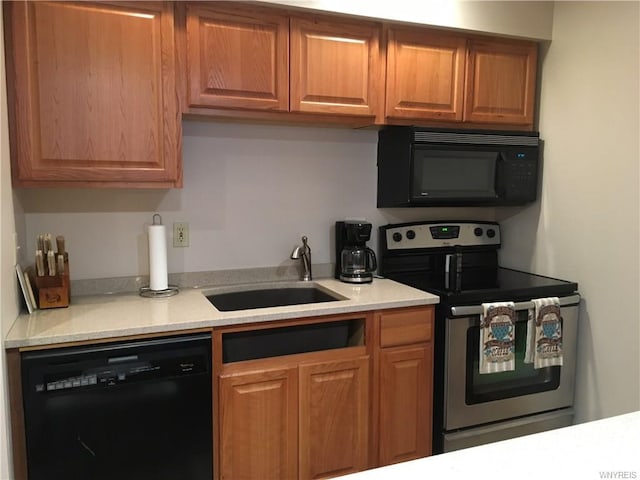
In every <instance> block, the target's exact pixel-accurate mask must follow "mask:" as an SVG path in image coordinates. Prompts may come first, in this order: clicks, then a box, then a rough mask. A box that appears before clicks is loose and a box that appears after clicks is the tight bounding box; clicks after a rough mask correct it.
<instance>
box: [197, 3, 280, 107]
mask: <svg viewBox="0 0 640 480" xmlns="http://www.w3.org/2000/svg"><path fill="white" fill-rule="evenodd" d="M187 62H188V71H189V80H188V89H189V94H188V100H189V105H190V106H192V107H224V108H240V109H257V110H283V111H287V110H288V109H289V18H288V17H287V16H283V15H278V14H274V13H271V12H266V11H263V10H261V9H259V8H255V9H251V10H248V9H246V8H242V7H236V8H233V9H230V10H225V9H221V8H217V7H215V5H214V6H207V5H199V4H198V3H197V2H196V3H195V4H192V5H189V6H188V7H187Z"/></svg>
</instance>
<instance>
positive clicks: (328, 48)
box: [291, 17, 380, 116]
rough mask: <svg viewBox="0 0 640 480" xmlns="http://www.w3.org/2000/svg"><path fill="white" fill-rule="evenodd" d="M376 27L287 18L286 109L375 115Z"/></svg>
mask: <svg viewBox="0 0 640 480" xmlns="http://www.w3.org/2000/svg"><path fill="white" fill-rule="evenodd" d="M379 37H380V29H379V27H377V26H376V25H373V24H368V23H364V22H363V23H356V24H353V23H346V22H341V21H337V20H334V19H332V20H331V21H322V20H317V19H316V20H311V19H303V18H295V17H294V18H292V19H291V111H293V112H318V113H331V114H348V115H370V116H374V115H375V109H376V106H377V101H378V96H379V95H380V92H379V89H380V87H379V84H380V82H379V72H378V58H379V55H380V53H379Z"/></svg>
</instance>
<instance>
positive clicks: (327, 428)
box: [299, 356, 369, 479]
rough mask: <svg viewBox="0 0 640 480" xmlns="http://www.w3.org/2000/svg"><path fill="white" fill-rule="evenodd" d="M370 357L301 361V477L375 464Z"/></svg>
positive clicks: (329, 474)
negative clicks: (372, 456) (371, 434)
mask: <svg viewBox="0 0 640 480" xmlns="http://www.w3.org/2000/svg"><path fill="white" fill-rule="evenodd" d="M368 426H369V357H368V356H365V357H361V358H357V359H353V360H344V361H332V362H321V363H313V364H303V365H301V366H300V430H299V431H300V478H301V479H315V478H327V477H332V476H337V475H344V474H347V473H353V472H358V471H360V470H364V469H366V468H367V467H368V466H369V465H368V463H369V457H368V442H369V433H368V432H369V430H368Z"/></svg>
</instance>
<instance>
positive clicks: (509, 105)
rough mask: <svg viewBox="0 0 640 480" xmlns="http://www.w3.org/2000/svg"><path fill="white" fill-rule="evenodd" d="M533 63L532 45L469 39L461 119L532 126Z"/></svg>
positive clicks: (534, 85)
mask: <svg viewBox="0 0 640 480" xmlns="http://www.w3.org/2000/svg"><path fill="white" fill-rule="evenodd" d="M537 61H538V49H537V44H536V43H534V42H515V41H513V42H511V41H508V40H495V41H494V40H484V39H482V40H470V42H469V56H468V61H467V97H466V101H465V115H464V120H465V121H468V122H477V123H494V124H511V125H531V126H533V121H534V107H535V94H536V69H537Z"/></svg>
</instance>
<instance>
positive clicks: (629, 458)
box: [340, 411, 640, 480]
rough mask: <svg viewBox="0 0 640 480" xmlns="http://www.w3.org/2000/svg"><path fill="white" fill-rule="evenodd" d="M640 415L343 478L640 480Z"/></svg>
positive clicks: (635, 414) (566, 428) (583, 424)
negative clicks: (608, 479) (611, 479)
mask: <svg viewBox="0 0 640 480" xmlns="http://www.w3.org/2000/svg"><path fill="white" fill-rule="evenodd" d="M639 445H640V411H637V412H633V413H629V414H626V415H619V416H615V417H611V418H606V419H603V420H597V421H594V422H588V423H582V424H579V425H573V426H571V427H564V428H559V429H556V430H550V431H547V432H542V433H535V434H532V435H526V436H524V437H519V438H514V439H511V440H504V441H501V442H495V443H490V444H487V445H481V446H479V447H472V448H467V449H464V450H458V451H455V452H450V453H445V454H442V455H435V456H433V457H427V458H422V459H419V460H413V461H410V462H405V463H399V464H396V465H390V466H387V467H381V468H376V469H372V470H366V471H364V472H359V473H354V474H351V475H345V476H343V477H340V478H341V479H344V480H388V479H402V480H407V479H409V480H410V479H416V480H417V479H420V480H424V479H458V478H460V479H473V480H485V479H486V480H496V479H511V478H512V479H517V480H522V479H535V480H573V479H582V480H589V479H593V480H597V479H603V478H620V479H639V478H640V455H639V454H638V446H639Z"/></svg>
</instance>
